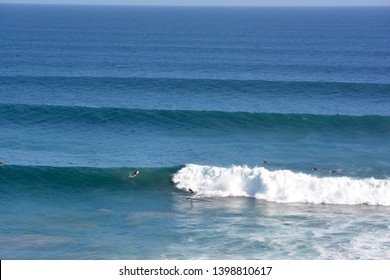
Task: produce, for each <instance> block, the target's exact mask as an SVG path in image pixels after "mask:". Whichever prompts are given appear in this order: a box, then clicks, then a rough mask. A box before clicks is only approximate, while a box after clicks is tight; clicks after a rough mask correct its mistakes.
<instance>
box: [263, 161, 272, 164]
mask: <svg viewBox="0 0 390 280" xmlns="http://www.w3.org/2000/svg"><path fill="white" fill-rule="evenodd" d="M263 163H264V164H271V163H270V162H269V161H266V160H263Z"/></svg>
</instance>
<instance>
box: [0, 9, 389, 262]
mask: <svg viewBox="0 0 390 280" xmlns="http://www.w3.org/2000/svg"><path fill="white" fill-rule="evenodd" d="M389 46H390V9H389V8H383V7H381V8H373V7H366V8H179V7H170V8H162V7H109V6H96V7H94V6H61V5H60V6H45V5H34V6H29V5H4V4H3V5H0V160H1V161H2V162H4V166H2V167H0V211H1V213H2V215H1V224H2V227H1V231H0V245H1V246H0V258H1V259H166V258H168V259H192V258H195V259H234V258H236V259H264V258H270V259H344V258H346V259H358V258H362V259H383V258H385V259H388V258H389V257H390V255H389V252H390V247H389V244H390V234H389V229H390V219H389V217H390V216H389V214H390V208H389V206H390V180H389V178H390V160H389V158H390V145H389V143H390V96H389V94H390V75H389V73H390V50H389ZM263 160H266V161H268V162H271V164H264V163H263ZM313 167H316V168H317V169H318V170H312V168H313ZM136 169H137V170H139V171H140V174H139V175H138V176H137V177H135V178H132V179H128V178H127V177H128V174H129V172H132V171H133V170H136ZM331 171H335V172H331ZM189 188H191V189H193V190H194V191H195V194H194V195H193V197H192V198H191V199H187V198H188V196H189V194H188V189H189Z"/></svg>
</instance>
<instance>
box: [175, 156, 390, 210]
mask: <svg viewBox="0 0 390 280" xmlns="http://www.w3.org/2000/svg"><path fill="white" fill-rule="evenodd" d="M173 182H174V183H175V184H176V186H177V188H180V189H189V188H191V189H192V190H194V191H195V192H196V193H197V195H202V196H208V197H212V196H220V197H225V196H247V197H254V198H257V199H264V200H267V201H273V202H278V203H293V202H305V203H316V204H319V203H329V204H368V205H384V206H390V180H388V179H383V180H381V179H374V178H366V179H357V178H350V177H316V176H313V175H309V174H305V173H297V172H292V171H290V170H277V171H269V170H267V169H266V168H263V167H254V168H250V167H248V166H232V167H228V168H226V167H216V166H206V165H196V164H188V165H186V166H185V167H184V168H182V169H181V170H179V171H178V172H177V173H176V174H175V175H174V176H173Z"/></svg>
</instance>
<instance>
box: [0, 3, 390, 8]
mask: <svg viewBox="0 0 390 280" xmlns="http://www.w3.org/2000/svg"><path fill="white" fill-rule="evenodd" d="M0 5H37V6H121V7H210V8H211V7H216V8H217V7H221V8H223V7H231V8H234V7H237V8H245V7H248V8H262V7H263V8H265V7H269V8H300V7H301V8H305V7H307V8H353V7H367V8H369V7H390V3H389V4H377V5H372V4H357V5H239V4H238V5H234V4H230V5H229V4H228V5H226V4H225V5H215V4H214V5H205V4H199V5H196V4H159V5H156V4H115V3H113V4H111V3H20V2H19V3H11V2H0Z"/></svg>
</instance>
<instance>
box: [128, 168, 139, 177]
mask: <svg viewBox="0 0 390 280" xmlns="http://www.w3.org/2000/svg"><path fill="white" fill-rule="evenodd" d="M138 174H139V171H138V170H136V171H134V172H133V173H130V174H129V177H127V178H134V177H135V176H137V175H138Z"/></svg>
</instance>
